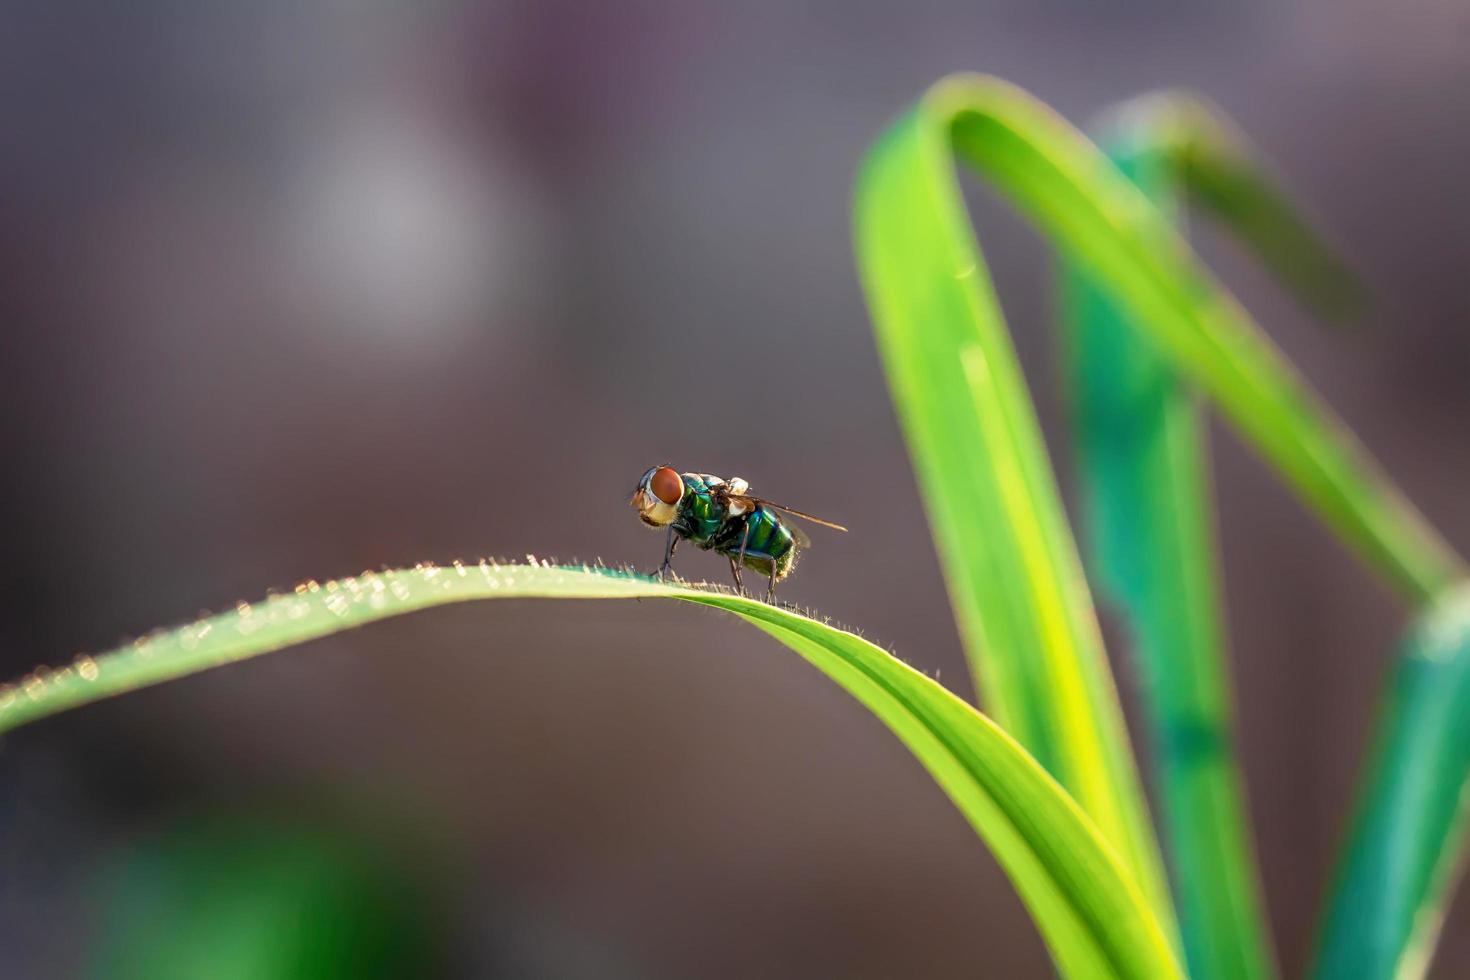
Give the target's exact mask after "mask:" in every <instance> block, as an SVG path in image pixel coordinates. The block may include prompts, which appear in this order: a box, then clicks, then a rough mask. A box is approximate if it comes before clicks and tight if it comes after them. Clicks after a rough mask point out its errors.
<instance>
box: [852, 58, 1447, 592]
mask: <svg viewBox="0 0 1470 980" xmlns="http://www.w3.org/2000/svg"><path fill="white" fill-rule="evenodd" d="M905 143H916V144H922V152H914V153H911V154H910V160H909V164H908V166H909V170H908V172H907V173H903V174H895V175H893V176H894V178H895V181H896V183H901V184H913V183H915V182H922V183H923V184H924V185H925V187H926V188H927V193H926V194H925V195H923V196H922V198H919V197H915V201H914V203H915V204H916V205H919V206H922V208H923V215H922V216H919V215H915V216H913V217H911V218H910V219H909V221H908V222H907V224H909V225H911V226H924V227H927V229H928V234H929V235H931V236H935V237H940V238H943V239H945V242H946V245H947V246H948V247H946V248H944V249H936V248H934V247H932V246H931V247H930V249H929V251H930V253H931V254H932V255H934V256H935V257H936V258H937V257H939V255H942V256H943V258H944V259H945V260H946V262H945V264H944V266H943V267H942V268H943V272H944V275H945V277H946V278H948V279H949V280H951V282H950V286H949V292H951V293H958V294H960V296H961V297H962V299H963V303H962V305H965V306H969V305H979V304H992V303H993V300H994V298H993V296H992V295H990V290H989V284H988V282H986V283H983V287H984V288H983V289H982V288H978V287H980V286H982V283H980V282H979V281H978V277H977V281H976V282H973V283H971V282H967V281H965V279H964V278H956V277H957V276H959V274H960V273H961V272H967V270H969V269H971V268H975V267H976V265H977V260H978V249H977V247H976V245H975V242H974V238H973V234H972V233H971V230H970V228H969V225H968V222H967V221H966V220H965V218H964V216H963V214H964V213H963V208H962V200H961V198H960V195H959V191H958V185H957V182H956V176H955V174H954V171H953V167H952V165H951V164H950V159H951V157H950V153H951V151H952V152H953V153H954V154H957V155H958V157H959V158H960V159H961V160H962V161H963V162H965V163H967V164H968V165H970V166H972V167H974V168H975V169H976V170H977V171H979V172H980V173H982V174H983V175H985V176H986V177H987V178H989V179H990V181H991V182H992V183H994V184H995V185H996V186H997V187H998V188H999V189H1000V190H1001V191H1002V192H1004V193H1005V194H1006V195H1007V196H1009V197H1010V198H1011V199H1012V201H1013V202H1014V203H1015V204H1016V205H1017V206H1018V207H1019V208H1020V209H1021V210H1022V211H1023V212H1024V213H1026V214H1028V215H1029V216H1031V217H1032V218H1033V219H1034V220H1035V221H1036V223H1037V224H1038V225H1039V226H1040V228H1041V229H1042V230H1043V231H1044V232H1045V233H1046V234H1047V235H1048V236H1049V237H1051V238H1052V239H1053V241H1054V242H1055V243H1056V244H1057V246H1058V248H1059V249H1060V250H1061V251H1062V252H1063V254H1064V255H1066V256H1067V257H1068V258H1069V259H1071V260H1072V261H1074V262H1076V263H1077V264H1078V265H1079V266H1080V267H1082V268H1085V269H1087V270H1088V271H1089V272H1091V273H1092V274H1093V275H1094V276H1096V278H1097V279H1098V280H1099V281H1101V282H1105V283H1107V285H1108V288H1109V290H1110V291H1111V292H1112V294H1113V295H1114V297H1115V298H1116V299H1117V300H1118V301H1119V302H1120V303H1121V304H1122V305H1123V306H1124V308H1126V309H1127V310H1128V311H1129V313H1130V315H1131V317H1132V320H1131V322H1135V323H1137V325H1138V327H1139V328H1140V329H1141V330H1142V331H1144V333H1145V335H1146V336H1147V337H1148V338H1149V339H1150V342H1151V343H1152V344H1153V345H1154V346H1155V347H1156V348H1157V349H1158V350H1160V351H1161V352H1162V353H1163V354H1164V355H1165V356H1166V357H1167V358H1168V360H1169V361H1170V363H1171V364H1172V365H1173V366H1174V368H1175V370H1176V371H1177V372H1178V373H1179V374H1180V376H1181V377H1185V378H1187V379H1189V380H1190V381H1192V382H1193V383H1195V384H1198V385H1199V386H1200V388H1201V389H1202V390H1203V391H1204V392H1205V393H1206V394H1208V395H1209V396H1210V397H1211V398H1212V399H1214V400H1215V401H1216V402H1217V403H1218V404H1219V405H1220V407H1221V409H1222V410H1223V411H1224V412H1225V414H1226V417H1227V418H1228V419H1229V420H1230V421H1231V422H1232V423H1233V424H1234V425H1235V426H1236V427H1237V428H1238V429H1239V430H1240V431H1241V433H1242V435H1243V436H1244V437H1245V438H1246V440H1247V441H1248V442H1250V443H1251V444H1253V445H1255V446H1256V447H1257V448H1258V449H1259V450H1260V451H1261V452H1262V453H1263V454H1264V455H1265V456H1266V458H1267V459H1268V460H1270V462H1271V463H1272V464H1273V465H1274V466H1275V467H1276V469H1278V470H1279V471H1280V472H1281V473H1282V475H1283V476H1284V477H1285V478H1286V480H1287V481H1288V483H1289V484H1290V485H1291V486H1292V487H1294V488H1295V489H1296V491H1297V492H1298V493H1299V494H1301V496H1302V497H1303V498H1304V499H1305V501H1306V503H1307V504H1308V505H1309V506H1310V507H1311V508H1312V509H1313V510H1314V511H1315V512H1316V513H1317V514H1318V515H1319V516H1320V517H1321V518H1322V519H1323V520H1324V521H1325V522H1326V523H1327V524H1328V525H1329V526H1330V527H1331V528H1332V529H1333V530H1335V531H1336V532H1337V533H1338V535H1339V536H1341V537H1342V538H1343V539H1344V540H1345V541H1346V542H1347V543H1348V544H1349V545H1350V546H1351V547H1353V548H1355V549H1356V550H1357V551H1358V552H1359V553H1360V555H1361V556H1362V557H1363V558H1364V560H1365V561H1366V562H1367V564H1368V565H1369V566H1370V567H1371V568H1373V569H1375V570H1377V571H1379V572H1380V573H1382V574H1383V575H1384V576H1385V577H1386V578H1387V579H1388V580H1389V581H1390V582H1391V583H1392V584H1393V585H1395V586H1396V587H1397V588H1399V589H1400V591H1401V592H1402V593H1403V594H1404V595H1405V596H1406V597H1407V598H1409V599H1410V600H1412V601H1414V602H1415V603H1416V604H1417V603H1419V602H1422V601H1424V600H1427V599H1430V598H1432V597H1433V596H1434V595H1436V594H1437V593H1438V592H1439V590H1440V589H1442V588H1443V587H1445V586H1446V585H1448V584H1450V583H1452V582H1454V581H1456V580H1458V579H1459V578H1461V577H1462V576H1463V575H1464V571H1465V568H1464V564H1463V563H1462V561H1461V560H1460V558H1459V557H1458V556H1457V555H1455V553H1454V552H1453V550H1451V549H1450V548H1449V546H1448V545H1447V544H1445V542H1444V541H1443V540H1442V539H1441V538H1440V536H1439V535H1438V534H1437V533H1436V532H1435V531H1434V529H1433V528H1431V527H1430V526H1429V525H1428V524H1427V523H1425V522H1424V520H1423V518H1422V517H1421V516H1420V515H1419V513H1418V512H1417V511H1416V510H1415V509H1414V508H1413V506H1412V505H1411V504H1410V503H1409V502H1408V501H1407V500H1405V499H1404V497H1403V496H1402V495H1401V494H1400V493H1399V492H1398V491H1397V490H1396V489H1395V488H1394V486H1393V485H1392V484H1391V483H1390V481H1389V480H1388V479H1387V478H1386V476H1384V474H1383V473H1382V472H1381V471H1380V470H1379V468H1378V467H1377V466H1376V465H1375V464H1374V463H1373V462H1372V460H1371V459H1370V458H1369V456H1368V455H1367V453H1366V452H1365V451H1364V450H1363V449H1362V447H1361V446H1360V445H1358V443H1357V442H1356V440H1355V439H1354V438H1353V437H1352V435H1351V434H1350V433H1349V432H1348V431H1347V430H1346V429H1345V428H1344V427H1343V426H1342V425H1341V423H1340V422H1339V421H1338V420H1337V419H1336V417H1335V416H1334V415H1333V414H1332V412H1331V411H1330V410H1329V409H1328V408H1327V407H1326V406H1325V405H1324V404H1322V402H1321V400H1320V399H1319V398H1318V397H1317V396H1316V395H1315V394H1314V393H1312V392H1311V390H1310V389H1309V388H1308V387H1307V386H1306V384H1305V383H1304V382H1303V381H1302V380H1301V379H1300V378H1299V377H1298V376H1297V375H1296V373H1295V372H1294V371H1293V370H1292V368H1291V367H1290V365H1289V364H1288V363H1287V362H1286V360H1285V359H1284V358H1283V357H1282V356H1281V354H1280V352H1279V351H1277V349H1276V347H1275V345H1273V344H1272V343H1271V341H1270V340H1269V339H1268V338H1267V337H1266V336H1265V334H1264V333H1262V332H1261V330H1260V329H1259V327H1257V326H1256V324H1255V322H1254V321H1253V320H1252V319H1251V318H1250V316H1249V314H1247V313H1246V312H1245V311H1244V310H1243V309H1242V308H1241V307H1240V305H1239V304H1238V303H1237V302H1236V301H1235V300H1234V299H1233V298H1232V297H1231V296H1230V294H1229V293H1228V292H1227V291H1226V290H1225V289H1223V288H1222V287H1221V286H1220V285H1219V284H1218V283H1217V282H1216V281H1215V280H1214V278H1213V277H1212V276H1210V275H1209V273H1207V272H1206V271H1204V269H1203V268H1202V267H1201V266H1200V265H1199V263H1198V261H1197V260H1196V259H1195V257H1194V255H1193V253H1192V251H1191V250H1190V248H1189V246H1188V245H1187V243H1185V242H1184V240H1183V239H1182V238H1180V236H1179V234H1178V233H1177V232H1176V231H1175V230H1174V229H1173V228H1172V227H1171V226H1170V224H1169V222H1168V221H1167V220H1166V219H1165V217H1164V216H1163V215H1161V214H1159V212H1158V211H1157V209H1155V208H1153V207H1152V206H1151V205H1150V204H1149V203H1148V200H1147V199H1146V198H1145V197H1144V196H1143V195H1142V194H1140V193H1139V191H1138V190H1137V188H1135V187H1133V186H1132V185H1131V184H1130V183H1129V182H1128V180H1127V179H1126V178H1125V177H1124V176H1123V175H1122V174H1120V173H1118V171H1117V168H1116V167H1114V166H1113V165H1112V164H1111V163H1109V162H1108V161H1107V159H1106V158H1105V157H1104V156H1103V155H1102V154H1101V153H1100V152H1099V151H1098V150H1097V148H1096V147H1095V146H1093V145H1092V144H1091V143H1089V142H1088V141H1087V139H1086V137H1084V136H1083V135H1082V134H1081V133H1079V132H1077V130H1076V129H1074V128H1073V127H1071V126H1070V125H1069V124H1067V122H1066V121H1065V120H1063V119H1061V118H1060V117H1058V116H1057V115H1056V114H1055V113H1053V112H1052V111H1051V110H1050V109H1048V108H1047V107H1046V106H1044V105H1042V104H1041V103H1039V102H1037V101H1036V100H1035V99H1033V98H1031V97H1030V96H1028V95H1026V94H1025V93H1024V92H1022V91H1021V90H1019V89H1017V88H1015V87H1014V86H1012V85H1009V84H1007V83H1005V82H1002V81H1000V80H998V79H993V78H988V77H985V76H968V75H967V76H955V77H952V78H949V79H946V80H944V81H941V82H940V83H938V84H937V85H935V86H934V87H933V88H932V89H931V90H930V91H929V92H928V93H927V94H926V95H925V97H924V99H923V100H922V101H921V102H920V104H919V106H918V107H917V108H916V109H915V110H914V111H913V112H911V113H910V114H909V115H908V116H907V117H905V118H904V119H903V120H902V121H901V122H900V123H899V124H897V126H896V127H895V128H894V130H893V131H892V132H890V134H889V135H888V136H887V137H886V138H885V140H884V141H883V142H882V143H881V144H880V145H879V147H878V148H877V149H876V150H875V151H874V154H875V158H877V159H881V158H882V157H884V156H888V157H892V156H894V155H895V154H896V152H897V149H896V148H897V147H898V146H899V145H900V144H905ZM879 166H881V165H880V164H874V165H870V167H869V173H870V175H871V174H875V173H876V171H877V170H878V169H879ZM887 169H893V168H887ZM880 183H881V182H880V181H877V180H872V179H870V180H867V181H865V183H864V187H865V191H864V195H860V198H859V204H860V207H861V206H863V197H864V196H867V195H869V194H872V195H873V196H874V197H875V198H876V197H877V196H878V193H879V192H881V187H880V186H879V185H880ZM893 193H896V194H897V193H905V194H910V195H911V196H913V195H912V194H911V192H909V191H908V190H907V189H905V190H899V191H894V192H893ZM867 237H868V238H870V239H871V238H873V236H872V235H869V236H867ZM879 247H880V246H879V244H878V243H874V248H875V249H877V248H879ZM876 264H878V263H870V264H869V265H876ZM904 264H907V265H914V264H916V263H912V262H907V263H904ZM939 272H940V269H939V268H934V269H930V270H927V278H931V279H933V280H934V282H935V283H937V282H938V281H939ZM877 274H878V273H877V271H876V270H874V269H871V268H870V269H868V271H867V275H868V276H869V278H872V277H873V276H875V275H877ZM890 278H893V277H890ZM910 291H914V292H918V291H919V290H915V289H912V288H911V289H910Z"/></svg>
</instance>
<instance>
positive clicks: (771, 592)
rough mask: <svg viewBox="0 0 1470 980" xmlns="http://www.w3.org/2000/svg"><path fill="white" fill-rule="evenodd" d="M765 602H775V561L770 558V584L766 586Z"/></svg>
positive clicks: (772, 603)
mask: <svg viewBox="0 0 1470 980" xmlns="http://www.w3.org/2000/svg"><path fill="white" fill-rule="evenodd" d="M766 602H768V603H770V604H771V605H773V606H774V605H775V604H776V561H775V559H772V560H771V584H770V585H769V586H768V587H767V588H766Z"/></svg>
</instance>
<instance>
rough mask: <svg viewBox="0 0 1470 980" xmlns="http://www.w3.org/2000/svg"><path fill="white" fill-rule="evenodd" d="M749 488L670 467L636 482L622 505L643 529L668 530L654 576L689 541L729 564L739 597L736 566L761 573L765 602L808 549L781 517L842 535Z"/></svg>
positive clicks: (736, 481) (666, 567) (742, 589)
mask: <svg viewBox="0 0 1470 980" xmlns="http://www.w3.org/2000/svg"><path fill="white" fill-rule="evenodd" d="M749 490H750V484H748V483H746V482H745V481H744V480H742V479H740V478H739V477H734V478H732V479H729V480H724V479H721V478H720V477H718V476H710V475H709V474H708V473H683V474H681V473H679V472H678V471H676V470H675V469H674V468H673V467H671V466H655V467H653V468H652V469H650V470H649V471H648V472H647V473H644V474H643V478H642V479H641V480H639V481H638V487H637V489H635V490H634V491H633V497H632V499H630V500H629V501H628V503H630V504H632V505H633V506H634V507H636V508H638V519H639V520H641V521H642V522H643V523H644V524H647V525H648V526H649V527H654V528H659V527H666V528H668V540H667V542H666V543H665V545H664V562H663V564H662V565H660V566H659V568H658V574H659V576H660V577H662V576H663V575H665V574H667V573H668V572H669V571H670V565H669V563H670V562H671V561H672V560H673V558H674V549H675V548H677V547H678V546H679V542H680V541H690V542H692V543H693V544H694V546H695V547H696V548H699V549H700V550H701V551H713V552H716V553H717V554H721V555H724V556H725V557H726V558H728V559H729V560H730V574H731V575H733V576H734V577H735V589H736V591H737V592H739V593H740V594H741V595H744V594H745V585H744V583H742V582H741V581H740V571H741V569H742V568H749V569H751V570H752V571H755V572H759V573H760V574H761V575H764V576H765V577H766V579H767V581H768V583H769V584H768V586H767V588H766V601H767V602H775V601H776V583H777V582H779V581H781V580H782V579H784V578H785V577H786V576H787V575H789V574H791V569H792V568H794V567H795V565H796V554H797V552H798V551H799V550H800V549H802V548H806V547H808V546H810V545H811V541H810V540H809V539H808V538H807V536H806V535H805V534H803V533H802V532H801V529H800V528H798V527H795V526H794V525H792V524H790V523H789V522H787V521H786V520H784V519H783V518H784V517H785V516H786V515H790V516H793V517H800V518H801V519H803V520H807V521H811V522H812V523H813V524H820V525H822V526H823V527H830V528H832V529H834V530H837V531H846V530H847V528H845V527H843V526H842V525H841V524H833V523H832V522H831V521H824V520H822V519H821V518H819V517H813V516H812V515H810V514H804V513H802V512H801V511H799V510H793V509H792V508H790V507H783V506H781V505H780V504H776V503H772V502H771V501H769V500H766V499H764V498H761V497H757V496H754V495H753V494H751V493H750V492H749Z"/></svg>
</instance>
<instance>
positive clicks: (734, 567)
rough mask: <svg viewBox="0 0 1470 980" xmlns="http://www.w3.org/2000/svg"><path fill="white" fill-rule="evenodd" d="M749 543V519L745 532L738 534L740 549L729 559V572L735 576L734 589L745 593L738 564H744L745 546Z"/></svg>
mask: <svg viewBox="0 0 1470 980" xmlns="http://www.w3.org/2000/svg"><path fill="white" fill-rule="evenodd" d="M749 543H750V521H746V522H745V533H744V534H742V535H741V536H740V551H739V553H738V554H737V555H735V556H734V557H733V558H731V559H730V572H731V573H732V574H733V575H734V576H735V591H736V592H738V593H740V594H741V595H745V584H744V583H743V582H741V581H740V566H742V565H744V564H745V547H746V545H748V544H749Z"/></svg>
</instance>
